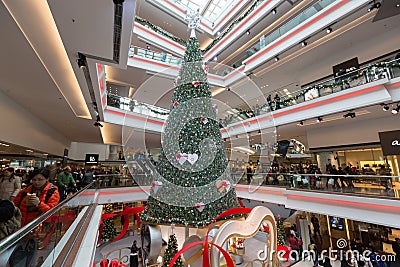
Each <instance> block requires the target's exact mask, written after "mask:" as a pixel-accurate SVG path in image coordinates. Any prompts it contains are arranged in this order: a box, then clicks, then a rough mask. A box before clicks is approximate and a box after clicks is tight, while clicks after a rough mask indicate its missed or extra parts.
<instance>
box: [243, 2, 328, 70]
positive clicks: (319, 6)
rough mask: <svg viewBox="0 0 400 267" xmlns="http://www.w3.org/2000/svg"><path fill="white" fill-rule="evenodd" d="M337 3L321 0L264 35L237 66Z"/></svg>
mask: <svg viewBox="0 0 400 267" xmlns="http://www.w3.org/2000/svg"><path fill="white" fill-rule="evenodd" d="M333 2H335V0H321V1H318V2H317V3H315V4H314V5H312V6H311V7H309V8H307V9H306V10H304V11H303V12H301V13H300V14H298V15H297V16H296V17H294V18H293V19H291V20H289V21H288V22H287V23H285V24H284V25H282V26H281V27H279V28H278V29H276V30H274V31H272V32H271V33H269V34H268V35H263V36H261V37H260V41H259V42H258V43H256V44H255V45H254V46H253V47H251V48H249V49H248V50H247V51H246V53H245V54H244V55H243V56H242V57H241V61H240V62H236V63H235V65H237V66H240V65H242V62H243V61H244V60H246V59H247V58H249V57H251V56H252V55H254V54H255V53H257V52H258V51H260V50H262V49H263V48H265V47H266V46H268V45H269V44H271V43H272V42H274V41H275V40H277V39H278V38H280V37H282V36H283V35H285V34H287V33H288V32H289V31H291V30H292V29H294V28H295V27H297V26H298V25H300V24H302V23H303V22H304V21H306V20H307V19H309V18H311V17H312V16H314V15H315V14H317V13H319V12H321V11H322V10H323V9H324V8H326V7H327V6H329V5H330V4H332V3H333Z"/></svg>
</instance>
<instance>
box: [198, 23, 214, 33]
mask: <svg viewBox="0 0 400 267" xmlns="http://www.w3.org/2000/svg"><path fill="white" fill-rule="evenodd" d="M200 24H201V25H202V26H203V27H205V28H207V29H209V30H210V31H211V30H212V29H211V27H210V26H208V25H207V24H204V22H200Z"/></svg>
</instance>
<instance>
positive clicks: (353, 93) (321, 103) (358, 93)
mask: <svg viewBox="0 0 400 267" xmlns="http://www.w3.org/2000/svg"><path fill="white" fill-rule="evenodd" d="M380 88H382V85H375V86H372V87H369V88H365V89H362V90H358V91H354V92H350V93H348V94H343V95H339V96H335V97H332V98H329V99H323V100H321V101H318V102H314V103H310V104H308V105H304V106H301V107H296V108H293V109H290V110H284V111H281V112H278V113H275V114H274V115H273V116H274V117H280V116H283V115H286V114H289V113H293V112H297V111H302V110H305V109H309V108H314V107H317V106H321V105H325V104H330V103H332V102H336V101H339V100H344V99H347V98H351V97H355V96H359V95H362V94H365V93H369V92H372V91H376V90H378V89H380ZM265 118H267V117H265ZM265 118H264V119H265ZM255 121H257V120H255Z"/></svg>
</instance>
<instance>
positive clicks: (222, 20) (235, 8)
mask: <svg viewBox="0 0 400 267" xmlns="http://www.w3.org/2000/svg"><path fill="white" fill-rule="evenodd" d="M242 2H243V1H239V2H238V3H237V4H236V6H235V7H234V8H232V9H230V11H229V12H228V13H227V14H226V15H225V16H224V17H223V18H222V19H221V20H220V21H219V22H218V24H217V26H215V27H214V29H216V28H218V27H219V25H220V24H221V23H222V22H223V21H224V19H226V17H227V16H228V15H230V14H231V13H232V11H233V10H235V9H236V8H237V7H238V6H239V4H241V3H242Z"/></svg>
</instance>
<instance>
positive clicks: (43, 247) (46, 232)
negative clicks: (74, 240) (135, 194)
mask: <svg viewBox="0 0 400 267" xmlns="http://www.w3.org/2000/svg"><path fill="white" fill-rule="evenodd" d="M93 184H94V183H91V184H89V185H87V186H85V187H84V188H82V189H81V190H79V191H78V192H76V193H75V194H73V195H72V196H71V197H69V198H67V199H65V200H63V201H62V202H60V203H59V204H58V205H57V206H55V207H54V208H52V209H51V210H49V211H47V212H46V213H44V214H42V215H40V216H39V217H37V218H36V219H34V220H33V221H31V222H30V223H28V224H27V225H25V226H24V227H22V228H21V229H19V230H18V231H16V232H15V233H13V234H11V235H10V236H8V237H6V238H5V239H3V240H1V242H0V266H17V265H15V264H16V263H17V262H18V263H19V264H21V263H22V262H25V264H24V265H23V266H40V265H41V263H43V261H44V259H45V258H47V257H48V256H50V254H51V253H53V252H54V251H53V249H54V248H55V247H56V245H57V244H58V242H59V241H60V240H61V238H62V237H63V235H64V234H65V233H66V231H67V230H68V228H69V227H70V226H71V224H72V223H73V221H74V220H75V219H76V218H77V216H78V213H79V212H78V210H79V209H80V208H79V204H78V203H74V200H75V198H76V197H78V196H80V195H81V194H82V193H83V192H84V191H86V190H87V189H89V188H91V187H92V186H93ZM84 197H86V198H87V197H88V196H84ZM90 198H93V199H92V201H88V202H90V203H93V202H94V200H95V199H94V196H90ZM39 251H40V253H39ZM39 254H40V257H38V255H39ZM10 263H13V264H14V265H12V264H11V265H10ZM18 266H22V265H18Z"/></svg>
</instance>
